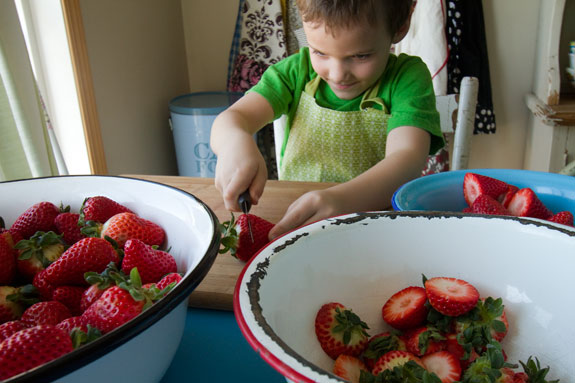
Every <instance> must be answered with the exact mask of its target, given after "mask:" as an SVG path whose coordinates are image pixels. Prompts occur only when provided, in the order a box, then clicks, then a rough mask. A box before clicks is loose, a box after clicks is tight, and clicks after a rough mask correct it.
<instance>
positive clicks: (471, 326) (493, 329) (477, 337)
mask: <svg viewBox="0 0 575 383" xmlns="http://www.w3.org/2000/svg"><path fill="white" fill-rule="evenodd" d="M508 328H509V323H508V321H507V316H506V315H505V311H504V306H503V301H502V299H501V298H497V299H493V298H491V297H487V298H485V299H480V300H479V301H478V302H477V305H476V306H475V307H474V308H473V309H472V310H471V311H470V312H469V314H468V315H465V316H461V317H459V318H458V319H457V322H456V326H455V331H456V333H457V334H458V335H459V338H458V341H459V343H460V344H461V345H463V346H464V347H466V349H467V350H469V349H471V348H472V347H473V348H475V349H477V350H481V349H483V348H485V347H487V345H488V344H489V343H491V340H492V339H494V340H496V341H498V342H499V341H501V340H503V338H504V337H505V335H506V334H507V331H508Z"/></svg>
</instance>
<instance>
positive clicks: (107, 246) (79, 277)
mask: <svg viewBox="0 0 575 383" xmlns="http://www.w3.org/2000/svg"><path fill="white" fill-rule="evenodd" d="M119 261H120V258H119V256H118V253H117V252H116V250H115V249H114V247H113V246H112V244H111V243H110V242H108V241H106V240H105V239H102V238H94V237H90V238H84V239H81V240H80V241H78V242H76V243H75V244H73V245H72V246H70V247H69V248H68V249H67V250H66V251H65V252H64V253H63V254H62V255H61V256H60V258H58V259H57V260H56V261H55V262H54V263H52V264H51V265H50V266H48V267H47V268H46V270H45V273H44V274H45V275H44V277H45V280H46V282H47V283H48V284H49V285H53V286H55V287H57V286H63V285H77V286H84V285H87V282H86V281H85V279H84V273H86V272H89V271H93V272H96V273H99V272H102V271H103V270H105V269H106V267H107V266H108V264H109V263H110V262H114V263H118V262H119Z"/></svg>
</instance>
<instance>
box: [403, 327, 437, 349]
mask: <svg viewBox="0 0 575 383" xmlns="http://www.w3.org/2000/svg"><path fill="white" fill-rule="evenodd" d="M405 346H406V347H407V351H409V352H411V353H412V354H414V355H416V356H423V355H427V354H432V353H434V352H437V351H441V350H444V349H445V347H446V346H447V344H446V342H445V337H444V336H443V335H442V334H441V333H440V332H439V331H438V330H437V329H436V328H435V327H433V326H421V327H419V328H416V329H414V330H412V331H410V332H409V335H408V338H407V342H405Z"/></svg>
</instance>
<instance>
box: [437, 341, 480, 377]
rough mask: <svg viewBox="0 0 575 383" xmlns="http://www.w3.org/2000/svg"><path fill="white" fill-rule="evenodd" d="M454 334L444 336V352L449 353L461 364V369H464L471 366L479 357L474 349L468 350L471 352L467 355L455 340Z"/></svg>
mask: <svg viewBox="0 0 575 383" xmlns="http://www.w3.org/2000/svg"><path fill="white" fill-rule="evenodd" d="M457 336H458V335H457V334H456V333H450V334H447V335H445V344H446V347H445V351H449V352H450V353H451V354H453V355H454V356H455V358H456V359H457V360H459V364H461V368H462V369H465V368H467V367H468V366H469V364H471V363H472V362H473V361H474V360H475V359H477V358H478V357H479V354H478V353H477V351H475V349H474V348H470V349H471V351H470V352H469V353H466V352H465V349H464V348H463V346H462V345H461V344H459V341H458V340H457Z"/></svg>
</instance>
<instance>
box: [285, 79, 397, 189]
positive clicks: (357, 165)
mask: <svg viewBox="0 0 575 383" xmlns="http://www.w3.org/2000/svg"><path fill="white" fill-rule="evenodd" d="M320 81H321V78H320V77H319V76H317V77H316V78H315V79H313V80H311V81H310V82H309V83H307V84H306V87H305V91H304V93H302V96H301V99H300V103H299V105H298V108H297V110H296V113H295V115H294V118H293V122H292V125H291V127H290V130H289V134H288V137H287V143H285V148H284V150H283V153H284V154H283V156H282V158H281V160H280V163H281V164H280V174H279V178H280V179H281V180H291V181H314V182H345V181H349V180H350V179H352V178H354V177H356V176H358V175H359V174H361V173H363V172H364V171H366V170H368V169H369V168H371V167H372V166H374V165H375V164H376V163H378V162H379V161H381V160H382V159H383V158H384V157H385V141H386V138H387V120H388V118H389V113H388V112H387V108H386V107H385V105H383V101H382V100H381V99H380V98H378V97H376V95H377V91H378V88H379V82H377V83H376V85H374V86H373V87H372V88H370V89H368V90H367V91H366V92H365V94H364V96H363V97H362V100H361V104H360V110H358V111H348V112H342V111H336V110H331V109H328V108H324V107H321V106H319V105H318V104H317V103H316V101H315V97H314V96H315V93H316V91H317V88H318V86H319V83H320ZM375 103H377V104H379V105H381V106H382V108H383V110H378V109H375V108H373V107H372V106H373V105H374V104H375Z"/></svg>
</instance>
